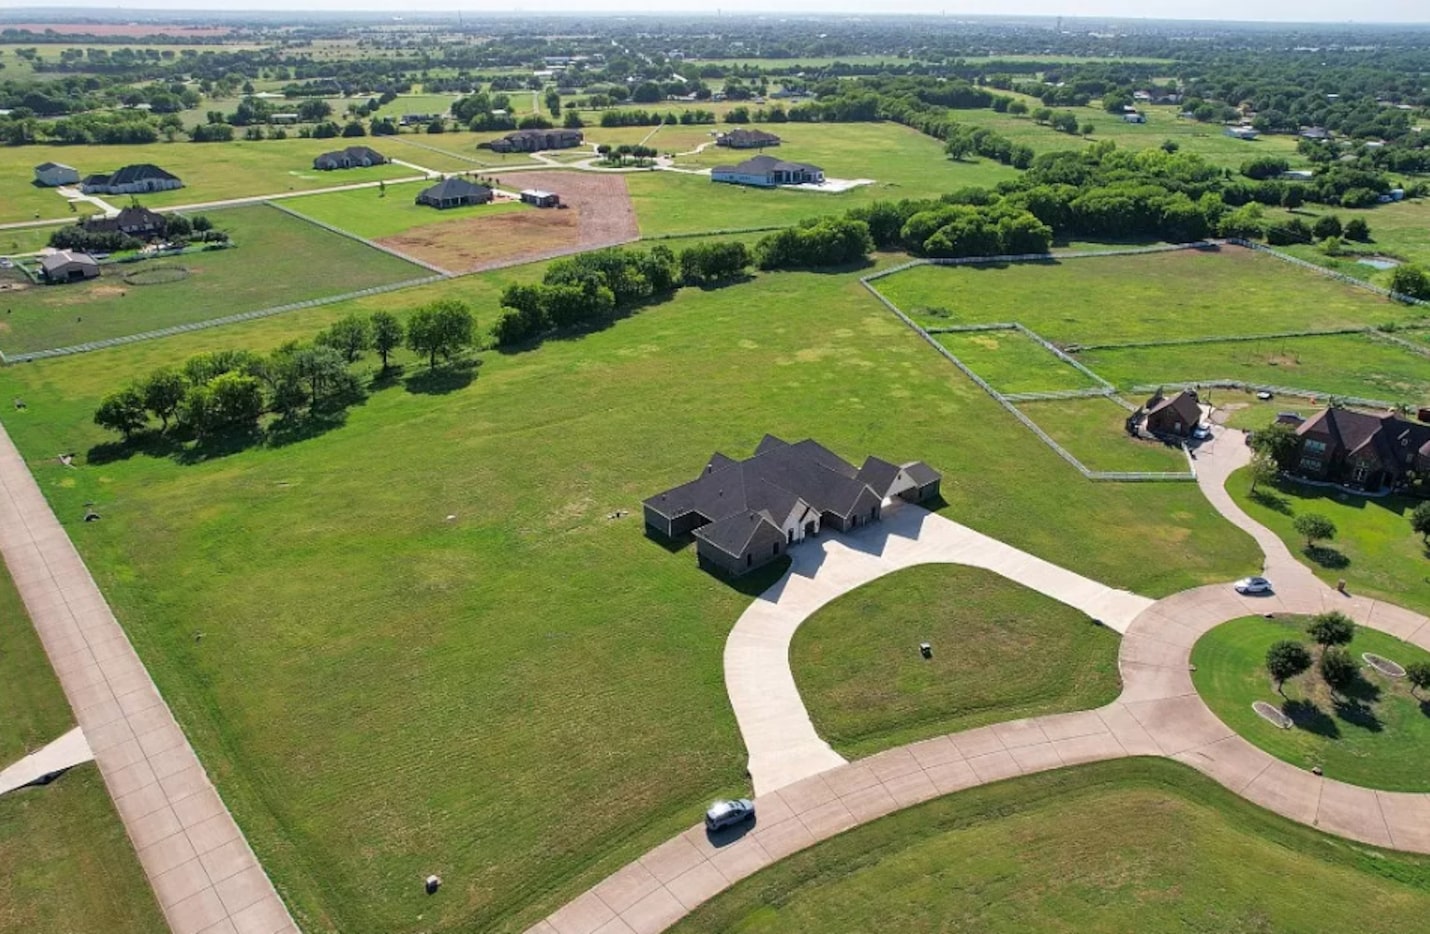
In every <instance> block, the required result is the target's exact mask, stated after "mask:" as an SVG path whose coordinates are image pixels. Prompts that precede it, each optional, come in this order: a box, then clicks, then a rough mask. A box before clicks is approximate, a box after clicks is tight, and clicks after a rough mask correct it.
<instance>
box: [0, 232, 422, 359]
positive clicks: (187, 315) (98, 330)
mask: <svg viewBox="0 0 1430 934" xmlns="http://www.w3.org/2000/svg"><path fill="white" fill-rule="evenodd" d="M209 217H210V219H211V220H213V222H214V225H215V226H216V227H218V228H220V229H222V230H226V231H228V232H229V234H230V235H231V236H232V238H233V242H234V244H235V246H234V247H233V248H232V249H228V250H220V251H215V252H205V253H194V254H190V255H187V256H183V257H175V258H172V259H161V260H155V261H152V262H153V263H155V264H159V263H163V264H168V265H182V266H184V267H186V268H187V269H189V271H190V274H189V277H188V278H187V279H183V280H181V281H178V282H171V283H164V284H161V285H128V284H126V283H125V282H124V280H123V275H124V274H125V273H126V272H132V271H134V270H135V269H138V268H140V266H139V265H135V264H116V265H111V266H106V267H104V274H103V275H102V276H101V277H100V278H98V279H91V280H89V281H88V282H83V283H72V284H66V285H54V286H33V287H31V288H28V289H26V290H24V291H22V292H18V293H9V294H6V295H4V297H3V299H0V302H3V305H4V307H5V315H4V318H3V319H0V350H3V351H4V352H6V353H20V352H23V351H32V350H42V349H46V348H49V347H63V346H66V345H69V344H77V343H81V342H84V341H91V340H98V339H100V338H105V337H119V336H123V335H126V334H135V333H138V332H141V331H149V330H153V329H155V328H163V327H168V326H170V325H175V324H184V323H186V322H190V321H204V320H207V319H210V318H219V317H223V316H224V315H230V314H234V313H237V312H242V311H250V310H255V309H259V308H269V307H273V306H276V305H286V304H289V303H290V302H299V301H305V300H307V299H311V298H321V297H323V296H326V295H336V294H341V293H344V292H350V291H355V290H357V289H363V288H367V287H369V286H376V285H383V284H385V283H389V282H400V281H403V280H406V279H416V278H420V277H422V276H426V275H429V273H428V271H427V270H426V269H423V268H422V267H420V266H415V265H413V264H411V263H408V262H406V261H405V260H400V259H398V258H396V257H394V256H390V255H388V254H386V253H382V252H380V251H378V250H374V249H373V248H372V247H369V246H365V245H363V244H361V243H358V242H357V241H355V240H350V239H348V238H347V237H343V236H340V235H338V234H335V233H332V232H330V231H327V230H324V229H323V228H321V227H319V226H317V225H316V224H310V223H308V222H307V221H304V220H300V219H299V218H296V217H292V216H290V215H287V214H284V213H283V212H282V211H279V210H278V209H277V208H274V207H269V206H267V205H254V206H250V207H242V208H227V209H225V210H222V211H214V212H212V213H210V214H209Z"/></svg>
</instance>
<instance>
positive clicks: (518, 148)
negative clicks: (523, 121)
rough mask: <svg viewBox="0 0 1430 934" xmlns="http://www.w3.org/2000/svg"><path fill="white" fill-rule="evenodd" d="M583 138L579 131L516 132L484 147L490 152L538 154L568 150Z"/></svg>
mask: <svg viewBox="0 0 1430 934" xmlns="http://www.w3.org/2000/svg"><path fill="white" fill-rule="evenodd" d="M583 139H585V137H584V136H583V135H582V134H581V131H580V130H564V129H563V130H517V131H516V132H514V133H508V134H507V135H505V136H503V137H502V138H500V139H494V140H492V141H491V142H490V143H487V144H486V146H487V148H489V149H490V150H491V151H492V152H503V153H505V152H539V151H541V150H543V149H570V148H571V147H572V146H580V145H581V141H582V140H583Z"/></svg>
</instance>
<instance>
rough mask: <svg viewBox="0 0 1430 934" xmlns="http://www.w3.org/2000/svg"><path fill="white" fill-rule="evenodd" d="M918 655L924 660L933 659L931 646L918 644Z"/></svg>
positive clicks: (925, 643)
mask: <svg viewBox="0 0 1430 934" xmlns="http://www.w3.org/2000/svg"><path fill="white" fill-rule="evenodd" d="M919 654H920V655H922V656H923V657H924V658H933V646H931V645H929V644H928V643H927V642H920V643H919Z"/></svg>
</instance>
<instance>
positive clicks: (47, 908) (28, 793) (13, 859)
mask: <svg viewBox="0 0 1430 934" xmlns="http://www.w3.org/2000/svg"><path fill="white" fill-rule="evenodd" d="M0 711H3V714H4V715H3V717H0V768H4V767H5V766H8V765H10V763H12V762H14V761H16V760H18V759H20V758H22V757H23V756H25V755H27V754H29V753H31V752H34V751H35V750H37V749H40V748H41V747H43V746H44V745H46V744H47V743H50V742H52V741H53V740H56V739H59V738H60V737H61V736H63V735H64V734H65V733H66V732H68V731H69V730H70V729H71V728H73V726H74V713H73V712H72V711H71V710H70V706H69V701H68V700H66V698H65V695H64V691H63V690H62V689H61V688H60V683H59V681H58V679H57V678H56V677H55V673H54V670H53V669H52V668H51V667H50V661H49V657H48V656H47V655H46V654H45V650H44V647H43V646H42V645H41V643H40V637H39V634H38V633H36V632H35V629H34V627H33V626H32V625H31V624H30V617H29V616H28V614H27V613H26V611H25V605H24V603H23V602H21V600H20V595H19V593H17V592H16V590H15V585H14V582H13V581H12V580H11V578H10V575H9V572H8V571H7V570H6V568H5V564H4V562H3V561H0ZM163 928H164V920H163V918H162V917H160V914H159V906H158V904H157V903H156V902H155V901H154V896H153V891H152V890H151V889H150V888H149V883H148V881H147V880H146V879H145V878H144V872H143V870H142V869H140V867H139V861H138V859H137V858H136V857H135V855H134V849H133V847H132V846H131V845H130V842H129V838H128V836H126V835H125V832H124V826H123V824H121V823H120V821H119V815H118V814H116V813H115V811H114V805H113V804H112V803H111V802H110V799H109V792H108V791H107V790H105V787H104V781H103V780H102V779H101V778H100V775H99V769H98V768H97V767H96V766H95V765H94V764H93V763H89V764H85V765H81V766H77V767H76V768H73V769H70V770H69V771H68V772H66V773H65V774H63V775H61V776H60V777H59V778H57V779H55V780H54V781H53V782H51V783H50V784H48V785H44V786H41V787H37V788H21V789H18V790H16V791H12V792H10V793H9V794H6V795H0V931H113V932H115V934H123V932H133V934H149V932H152V931H158V930H162V929H163Z"/></svg>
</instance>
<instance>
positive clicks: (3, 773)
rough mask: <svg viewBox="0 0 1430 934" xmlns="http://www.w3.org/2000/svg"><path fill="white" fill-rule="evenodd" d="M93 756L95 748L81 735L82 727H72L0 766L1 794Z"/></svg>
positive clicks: (71, 766)
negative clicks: (57, 737) (22, 756)
mask: <svg viewBox="0 0 1430 934" xmlns="http://www.w3.org/2000/svg"><path fill="white" fill-rule="evenodd" d="M93 758H94V752H93V750H91V749H90V748H89V742H88V741H87V740H85V738H84V730H81V729H80V728H79V727H75V728H74V729H72V730H70V731H69V732H68V733H66V734H65V735H64V736H61V737H60V738H59V739H57V740H55V741H54V742H53V743H50V744H48V745H46V746H45V747H44V748H43V749H37V750H35V751H34V752H32V753H30V754H29V755H28V756H26V757H25V758H23V759H21V760H20V761H19V762H15V763H12V764H11V765H9V766H6V767H5V769H3V770H0V795H3V794H5V793H6V792H10V791H14V790H15V789H16V788H24V787H25V786H26V785H29V784H32V783H34V782H37V781H39V780H40V779H42V778H44V777H45V776H46V775H54V774H55V773H57V772H63V771H64V770H65V769H70V768H74V767H75V766H77V765H79V764H80V763H81V762H89V761H90V760H92V759H93Z"/></svg>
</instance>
